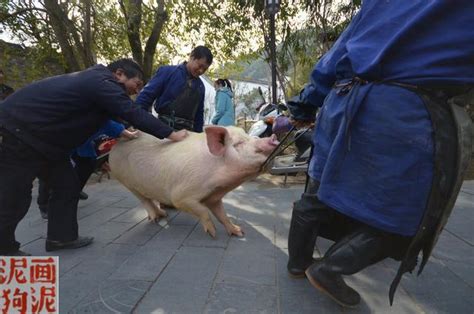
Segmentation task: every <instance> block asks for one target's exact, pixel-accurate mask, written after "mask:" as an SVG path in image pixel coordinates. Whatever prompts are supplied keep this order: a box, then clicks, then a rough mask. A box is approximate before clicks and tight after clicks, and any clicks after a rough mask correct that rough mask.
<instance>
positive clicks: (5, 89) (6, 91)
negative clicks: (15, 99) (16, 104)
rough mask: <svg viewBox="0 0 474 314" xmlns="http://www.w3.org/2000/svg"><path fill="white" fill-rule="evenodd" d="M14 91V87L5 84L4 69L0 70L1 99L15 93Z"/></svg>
mask: <svg viewBox="0 0 474 314" xmlns="http://www.w3.org/2000/svg"><path fill="white" fill-rule="evenodd" d="M14 91H15V90H14V89H13V88H11V87H10V86H8V85H6V84H5V73H3V70H0V101H2V100H4V99H5V98H7V97H8V96H9V95H11V94H13V92H14Z"/></svg>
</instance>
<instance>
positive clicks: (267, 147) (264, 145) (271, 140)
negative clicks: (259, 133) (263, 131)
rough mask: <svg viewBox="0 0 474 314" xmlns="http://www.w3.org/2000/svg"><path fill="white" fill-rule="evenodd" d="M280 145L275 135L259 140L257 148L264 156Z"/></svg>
mask: <svg viewBox="0 0 474 314" xmlns="http://www.w3.org/2000/svg"><path fill="white" fill-rule="evenodd" d="M278 144H280V142H278V140H277V137H276V135H275V134H272V136H270V137H264V138H262V139H259V142H258V148H259V149H260V150H261V151H262V152H263V153H264V154H265V155H269V154H271V152H272V151H273V150H274V149H275V148H276V147H277V146H278Z"/></svg>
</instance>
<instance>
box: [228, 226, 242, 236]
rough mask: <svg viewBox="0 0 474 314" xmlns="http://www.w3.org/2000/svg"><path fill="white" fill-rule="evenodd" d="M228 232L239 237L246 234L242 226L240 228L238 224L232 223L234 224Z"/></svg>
mask: <svg viewBox="0 0 474 314" xmlns="http://www.w3.org/2000/svg"><path fill="white" fill-rule="evenodd" d="M227 233H228V234H229V235H230V236H232V235H235V236H237V237H243V236H244V232H243V230H242V228H240V227H239V226H237V225H234V224H232V226H231V227H230V228H229V229H227Z"/></svg>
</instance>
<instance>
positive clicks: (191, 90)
mask: <svg viewBox="0 0 474 314" xmlns="http://www.w3.org/2000/svg"><path fill="white" fill-rule="evenodd" d="M212 59H213V56H212V53H211V51H210V50H209V48H207V47H205V46H197V47H196V48H194V49H193V51H192V52H191V54H190V56H189V60H188V61H187V62H183V63H181V64H180V65H166V66H161V67H160V68H159V69H158V71H156V73H155V75H154V76H153V77H152V78H151V80H150V81H149V82H148V84H147V85H146V86H145V87H144V88H143V90H142V91H141V92H140V94H139V95H138V96H137V99H136V100H135V103H136V104H137V105H139V106H141V107H143V108H145V109H147V110H149V109H150V108H151V106H152V105H153V103H154V108H155V111H156V112H157V113H158V117H159V119H160V120H161V121H163V122H164V123H166V124H167V125H169V126H170V127H172V128H173V129H175V130H181V129H186V130H190V131H195V132H202V129H203V126H204V95H205V89H204V84H203V82H202V81H201V79H200V78H199V76H200V75H203V74H204V73H205V72H206V71H207V69H208V68H209V66H210V65H211V64H212Z"/></svg>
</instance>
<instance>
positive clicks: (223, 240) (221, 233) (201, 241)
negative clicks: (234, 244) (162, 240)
mask: <svg viewBox="0 0 474 314" xmlns="http://www.w3.org/2000/svg"><path fill="white" fill-rule="evenodd" d="M213 221H214V223H215V226H216V237H215V238H213V237H211V236H210V235H209V234H208V233H206V232H204V229H203V228H202V226H201V224H197V225H196V226H195V227H194V229H193V232H192V233H191V234H190V235H189V237H188V238H187V239H186V241H185V242H184V244H183V245H185V246H196V247H200V246H201V247H220V248H225V247H227V244H228V242H229V239H230V236H229V235H228V234H227V232H226V231H225V228H224V226H222V225H221V224H220V223H219V222H216V220H215V219H213Z"/></svg>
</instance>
